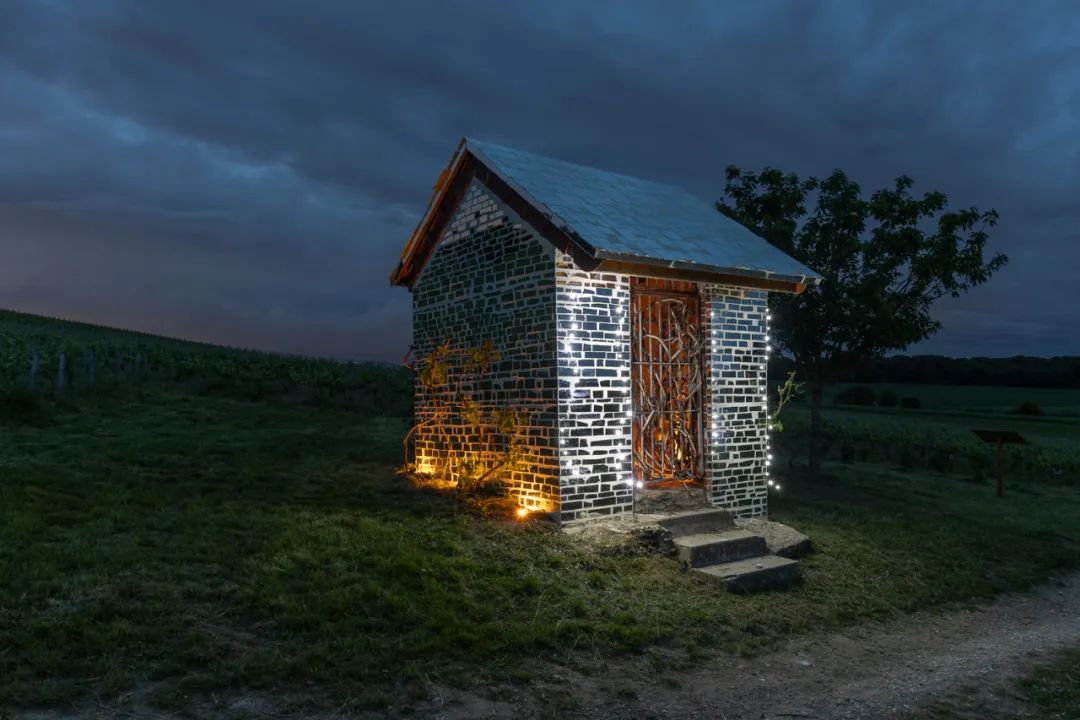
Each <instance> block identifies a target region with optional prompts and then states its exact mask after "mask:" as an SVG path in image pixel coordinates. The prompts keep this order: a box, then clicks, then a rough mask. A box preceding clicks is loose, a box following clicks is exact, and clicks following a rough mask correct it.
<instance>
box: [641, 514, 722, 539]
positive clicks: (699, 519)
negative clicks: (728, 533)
mask: <svg viewBox="0 0 1080 720" xmlns="http://www.w3.org/2000/svg"><path fill="white" fill-rule="evenodd" d="M657 522H658V523H659V524H660V526H661V527H662V528H664V529H665V530H667V531H668V532H670V533H671V536H672V537H675V538H677V537H683V536H684V535H699V534H701V533H717V532H723V531H724V530H730V529H732V528H733V527H735V518H734V517H733V516H732V514H731V513H730V512H728V511H727V510H721V509H719V508H713V509H710V510H694V511H693V512H685V513H679V514H678V515H669V516H667V517H665V518H662V519H660V520H658V521H657Z"/></svg>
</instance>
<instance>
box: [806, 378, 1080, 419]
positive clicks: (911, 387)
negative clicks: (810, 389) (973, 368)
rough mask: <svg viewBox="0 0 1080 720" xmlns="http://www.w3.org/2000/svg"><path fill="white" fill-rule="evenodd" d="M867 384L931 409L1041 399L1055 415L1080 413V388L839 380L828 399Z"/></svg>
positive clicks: (994, 407)
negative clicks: (911, 398)
mask: <svg viewBox="0 0 1080 720" xmlns="http://www.w3.org/2000/svg"><path fill="white" fill-rule="evenodd" d="M856 384H857V385H865V386H867V387H870V388H873V389H874V390H875V391H876V392H878V393H879V394H880V393H881V391H883V390H891V391H893V392H895V393H896V395H897V396H898V397H916V398H919V400H920V401H921V402H922V406H923V408H926V409H930V410H950V411H968V412H976V413H987V412H990V413H1008V412H1009V411H1011V410H1013V409H1015V408H1016V406H1017V405H1019V404H1020V403H1022V402H1025V401H1030V402H1034V403H1037V404H1038V405H1039V406H1040V407H1041V408H1042V409H1043V411H1044V412H1046V413H1047V414H1053V415H1067V414H1070V413H1071V414H1073V415H1075V416H1077V417H1080V389H1072V388H1027V387H987V386H985V385H915V384H899V383H835V384H833V385H830V386H829V389H828V391H827V393H826V397H825V402H826V404H829V405H831V404H832V403H833V400H834V398H835V397H836V395H838V394H839V393H841V392H843V391H844V390H847V389H848V388H850V387H852V386H853V385H856Z"/></svg>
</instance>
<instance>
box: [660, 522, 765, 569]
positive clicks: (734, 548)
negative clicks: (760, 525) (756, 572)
mask: <svg viewBox="0 0 1080 720" xmlns="http://www.w3.org/2000/svg"><path fill="white" fill-rule="evenodd" d="M675 547H676V549H677V551H678V555H679V560H681V561H682V563H683V565H684V566H685V567H691V568H697V567H703V566H705V565H718V564H720V563H729V562H734V561H736V560H746V559H749V558H756V557H761V556H762V555H767V554H768V552H769V548H768V546H767V545H766V544H765V538H763V537H761V536H760V535H755V534H754V533H751V532H747V531H746V530H727V531H725V532H722V533H701V534H697V535H682V536H680V537H677V538H675Z"/></svg>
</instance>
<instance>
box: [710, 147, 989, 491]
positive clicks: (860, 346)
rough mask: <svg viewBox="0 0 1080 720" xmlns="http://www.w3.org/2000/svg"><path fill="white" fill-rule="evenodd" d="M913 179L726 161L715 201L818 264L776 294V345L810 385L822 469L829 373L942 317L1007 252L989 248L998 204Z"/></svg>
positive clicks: (936, 325) (899, 343)
mask: <svg viewBox="0 0 1080 720" xmlns="http://www.w3.org/2000/svg"><path fill="white" fill-rule="evenodd" d="M911 187H912V180H911V178H909V177H907V176H900V177H899V178H897V179H896V181H895V183H894V185H893V187H892V188H888V189H884V190H878V191H877V192H875V193H873V194H872V195H871V196H870V197H869V198H865V197H864V196H863V193H862V190H861V188H860V187H859V185H858V184H857V183H856V182H854V181H853V180H851V179H850V178H848V176H847V175H846V174H844V172H843V171H841V170H834V171H833V172H832V174H831V175H829V176H828V177H826V178H824V179H818V178H814V177H810V178H807V179H800V178H799V177H798V176H797V175H794V174H791V173H783V172H781V171H780V170H777V169H775V168H768V167H767V168H765V169H764V170H762V171H761V172H760V173H754V172H748V171H745V170H741V169H739V168H737V167H734V166H730V167H728V168H727V182H726V185H725V193H726V197H725V198H724V199H723V200H720V201H719V202H717V203H716V207H717V209H718V210H719V211H720V212H722V213H724V214H725V215H727V216H728V217H730V218H732V219H734V220H736V221H738V222H740V223H742V224H743V225H745V226H747V227H748V228H750V229H751V230H752V231H754V232H755V233H757V234H758V235H760V236H761V237H763V238H765V239H766V240H768V241H769V243H771V244H772V245H774V246H775V247H777V248H779V249H780V250H783V251H784V252H785V253H787V254H788V255H790V256H792V257H794V258H796V259H797V260H799V261H801V262H802V263H804V264H805V265H807V266H808V267H810V268H812V269H813V270H815V271H816V272H817V273H818V274H819V275H821V277H822V282H821V285H820V286H818V287H809V288H807V289H806V291H805V292H803V293H802V294H799V295H787V294H780V293H773V294H772V296H771V298H770V307H771V311H772V313H773V317H774V331H773V334H774V344H775V345H776V346H777V348H778V350H780V352H782V353H785V354H787V355H789V356H790V357H791V358H792V359H793V360H794V363H795V367H796V370H797V371H798V373H799V375H800V376H801V377H802V378H803V379H804V381H806V383H807V384H808V386H809V388H810V393H811V420H812V422H811V436H812V437H811V443H810V448H811V449H810V465H811V470H812V471H813V472H817V470H818V469H819V465H820V458H819V457H818V456H817V447H818V446H817V442H816V435H817V433H818V430H819V429H820V407H821V391H822V389H823V387H824V385H825V383H827V382H829V381H830V380H832V379H834V378H836V377H838V376H840V375H841V374H843V373H846V372H850V371H852V370H854V369H856V368H858V367H859V366H860V365H862V364H864V363H866V362H868V361H870V360H873V359H875V358H878V357H881V356H882V355H884V354H885V353H887V352H890V351H897V350H903V349H904V348H906V347H907V346H908V345H910V344H912V343H914V342H918V341H919V340H923V339H924V338H926V337H929V336H930V335H932V334H933V333H935V332H937V331H938V330H939V329H940V328H941V323H940V321H938V320H936V319H935V318H934V317H933V315H932V312H931V310H932V307H933V304H934V302H935V301H937V300H938V299H940V298H941V297H944V296H945V295H950V296H953V297H956V296H959V295H961V294H962V293H964V292H966V291H967V290H969V289H970V288H972V287H974V286H976V285H980V284H982V283H984V282H986V280H988V279H989V278H990V276H991V275H993V274H994V272H996V271H997V270H999V269H1000V268H1001V267H1002V266H1003V265H1004V264H1005V263H1006V262H1007V258H1006V257H1005V256H1004V255H1002V254H1001V253H996V254H994V255H992V256H991V257H989V259H987V258H986V257H984V256H985V254H986V243H987V240H988V237H989V235H988V232H987V230H988V229H989V228H992V227H993V226H994V225H995V224H996V223H997V219H998V215H997V213H996V212H995V211H994V210H989V211H985V212H983V211H980V210H978V209H977V208H974V207H970V208H964V209H959V210H949V209H948V199H947V197H946V196H945V194H944V193H941V192H928V193H925V194H924V195H923V196H922V197H921V198H920V197H914V196H913V195H912V194H911Z"/></svg>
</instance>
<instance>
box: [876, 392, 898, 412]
mask: <svg viewBox="0 0 1080 720" xmlns="http://www.w3.org/2000/svg"><path fill="white" fill-rule="evenodd" d="M898 402H899V398H897V397H896V393H894V392H893V391H892V390H882V391H881V394H879V395H878V398H877V404H878V407H888V408H891V407H896V403H898Z"/></svg>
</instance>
